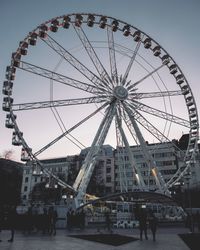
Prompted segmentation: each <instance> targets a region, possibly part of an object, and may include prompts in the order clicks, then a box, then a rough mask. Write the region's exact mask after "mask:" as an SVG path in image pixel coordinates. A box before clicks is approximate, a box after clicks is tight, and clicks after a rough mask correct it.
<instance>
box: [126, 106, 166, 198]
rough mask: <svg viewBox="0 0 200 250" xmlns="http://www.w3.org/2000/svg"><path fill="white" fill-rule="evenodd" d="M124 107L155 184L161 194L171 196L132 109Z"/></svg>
mask: <svg viewBox="0 0 200 250" xmlns="http://www.w3.org/2000/svg"><path fill="white" fill-rule="evenodd" d="M123 107H124V110H125V111H126V113H127V115H128V117H129V119H130V120H129V126H130V127H132V128H133V129H134V130H135V133H136V136H137V138H138V141H139V143H140V147H141V150H142V152H143V155H144V158H145V161H146V164H147V166H148V167H149V169H150V170H151V173H152V176H153V177H154V179H155V182H156V186H157V187H158V189H159V191H160V192H163V191H164V193H167V194H169V190H168V189H167V186H166V183H165V181H164V179H163V177H162V175H161V173H160V171H159V170H158V168H157V166H156V163H155V161H154V159H153V157H152V155H151V153H150V152H149V150H148V148H147V145H146V141H145V140H144V137H143V135H142V133H141V131H140V129H139V127H138V125H137V123H136V120H135V116H133V115H132V111H131V109H129V107H128V106H127V105H126V104H125V103H123ZM126 124H128V123H127V122H126ZM130 129H131V128H130Z"/></svg>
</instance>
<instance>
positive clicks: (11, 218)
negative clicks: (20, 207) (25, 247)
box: [7, 206, 17, 242]
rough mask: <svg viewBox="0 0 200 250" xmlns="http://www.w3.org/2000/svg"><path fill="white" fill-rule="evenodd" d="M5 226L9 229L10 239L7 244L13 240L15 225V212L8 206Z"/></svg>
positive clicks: (14, 208)
mask: <svg viewBox="0 0 200 250" xmlns="http://www.w3.org/2000/svg"><path fill="white" fill-rule="evenodd" d="M7 216H8V218H7V225H8V229H10V233H11V235H10V239H9V240H8V242H13V240H14V234H15V227H16V225H17V212H16V207H15V206H9V207H8V214H7Z"/></svg>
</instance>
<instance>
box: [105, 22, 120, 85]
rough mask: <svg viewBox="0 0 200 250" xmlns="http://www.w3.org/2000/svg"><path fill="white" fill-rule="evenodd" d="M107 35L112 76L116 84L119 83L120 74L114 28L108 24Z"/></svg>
mask: <svg viewBox="0 0 200 250" xmlns="http://www.w3.org/2000/svg"><path fill="white" fill-rule="evenodd" d="M107 37H108V48H109V59H110V68H111V78H112V80H113V81H114V83H115V84H116V85H118V74H117V64H116V57H115V44H114V36H113V31H112V29H111V28H110V27H109V26H107Z"/></svg>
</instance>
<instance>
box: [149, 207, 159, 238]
mask: <svg viewBox="0 0 200 250" xmlns="http://www.w3.org/2000/svg"><path fill="white" fill-rule="evenodd" d="M148 222H149V227H150V230H151V232H152V235H153V241H156V231H157V223H158V220H157V218H156V216H155V214H154V213H153V211H152V210H151V209H150V210H149V213H148Z"/></svg>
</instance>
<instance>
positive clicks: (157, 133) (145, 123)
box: [124, 107, 184, 157]
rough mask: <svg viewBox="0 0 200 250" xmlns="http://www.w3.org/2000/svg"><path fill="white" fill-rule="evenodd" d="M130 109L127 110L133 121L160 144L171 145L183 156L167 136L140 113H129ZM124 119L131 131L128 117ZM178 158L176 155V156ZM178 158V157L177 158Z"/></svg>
mask: <svg viewBox="0 0 200 250" xmlns="http://www.w3.org/2000/svg"><path fill="white" fill-rule="evenodd" d="M131 110H132V109H131V107H130V108H129V112H130V114H131V116H133V117H134V119H135V120H136V121H137V122H138V123H139V124H140V125H141V126H142V127H143V128H144V129H145V130H146V131H148V132H149V133H150V134H151V135H152V136H153V137H154V138H156V139H157V140H158V141H159V142H160V143H165V142H169V143H170V144H171V145H173V147H174V148H175V149H177V152H182V153H183V154H184V152H183V151H182V150H181V149H180V148H178V147H177V145H176V144H175V143H174V142H173V141H171V140H169V138H168V137H167V136H165V135H164V134H163V133H162V132H161V131H160V130H159V129H158V128H156V127H155V126H154V125H153V124H152V123H151V122H150V121H149V120H147V119H146V118H145V117H144V116H142V114H141V113H139V112H138V111H136V110H135V111H134V112H133V111H131ZM124 119H125V121H126V123H127V125H128V126H129V128H130V129H131V120H130V118H129V117H127V116H124ZM177 156H178V154H177ZM178 157H179V156H178Z"/></svg>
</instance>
